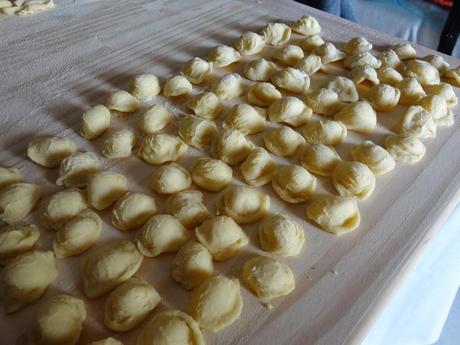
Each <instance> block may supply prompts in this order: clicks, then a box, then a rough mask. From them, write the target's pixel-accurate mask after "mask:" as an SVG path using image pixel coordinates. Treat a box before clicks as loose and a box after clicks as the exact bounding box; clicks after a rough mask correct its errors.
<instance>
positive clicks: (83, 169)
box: [56, 152, 101, 187]
mask: <svg viewBox="0 0 460 345" xmlns="http://www.w3.org/2000/svg"><path fill="white" fill-rule="evenodd" d="M100 167H101V163H100V162H99V160H98V158H97V157H96V155H95V154H93V153H91V152H75V153H72V154H71V155H70V156H68V157H66V158H64V160H63V161H62V162H61V164H60V165H59V170H58V174H59V177H58V178H57V180H56V184H57V185H58V186H65V187H84V186H86V184H87V183H88V179H89V177H90V175H91V174H93V173H95V172H96V171H98V170H99V169H100Z"/></svg>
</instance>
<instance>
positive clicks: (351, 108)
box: [334, 101, 377, 134]
mask: <svg viewBox="0 0 460 345" xmlns="http://www.w3.org/2000/svg"><path fill="white" fill-rule="evenodd" d="M334 118H335V119H336V120H338V121H340V122H342V123H343V124H344V125H345V126H346V127H347V129H349V130H352V131H356V132H359V133H365V134H368V133H371V132H372V131H373V130H374V128H375V126H376V124H377V114H376V113H375V110H374V108H372V106H371V105H370V104H369V103H368V102H367V101H360V102H355V103H350V104H347V105H345V106H344V107H343V108H342V109H341V110H340V111H339V112H338V113H337V114H335V116H334Z"/></svg>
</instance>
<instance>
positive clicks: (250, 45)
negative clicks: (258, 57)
mask: <svg viewBox="0 0 460 345" xmlns="http://www.w3.org/2000/svg"><path fill="white" fill-rule="evenodd" d="M264 47H265V38H264V37H263V36H261V35H259V34H256V33H255V32H251V31H246V32H245V33H244V34H242V35H241V36H240V37H239V38H238V39H237V40H236V42H235V49H236V50H238V52H239V53H240V54H241V55H255V54H257V53H260V52H261V51H262V49H264Z"/></svg>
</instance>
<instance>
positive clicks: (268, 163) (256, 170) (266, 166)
mask: <svg viewBox="0 0 460 345" xmlns="http://www.w3.org/2000/svg"><path fill="white" fill-rule="evenodd" d="M275 169H276V162H275V160H274V159H273V158H272V157H271V156H270V154H269V153H268V152H267V151H265V150H264V149H263V148H261V147H258V148H256V149H254V150H253V151H252V152H251V153H250V154H249V156H248V157H247V158H246V160H245V161H244V162H243V163H241V166H240V171H241V174H242V175H243V178H244V180H245V181H246V183H247V184H249V185H251V186H253V187H260V186H263V185H264V184H267V183H268V182H270V181H271V179H272V173H273V171H274V170H275Z"/></svg>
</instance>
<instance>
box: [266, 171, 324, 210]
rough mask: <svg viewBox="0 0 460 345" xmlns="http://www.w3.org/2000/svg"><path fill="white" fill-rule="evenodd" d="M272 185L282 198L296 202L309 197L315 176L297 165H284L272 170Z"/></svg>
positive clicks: (313, 187) (313, 188)
mask: <svg viewBox="0 0 460 345" xmlns="http://www.w3.org/2000/svg"><path fill="white" fill-rule="evenodd" d="M272 187H273V190H274V191H275V192H276V194H278V196H279V197H280V198H281V199H282V200H284V201H286V202H288V203H290V204H298V203H301V202H304V201H307V200H310V199H311V196H312V195H313V193H314V192H315V189H316V177H314V176H313V175H312V174H310V173H309V172H308V171H307V170H306V169H304V168H303V167H301V166H299V165H293V164H289V165H284V166H281V167H279V168H277V169H276V170H275V171H274V172H273V174H272Z"/></svg>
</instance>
